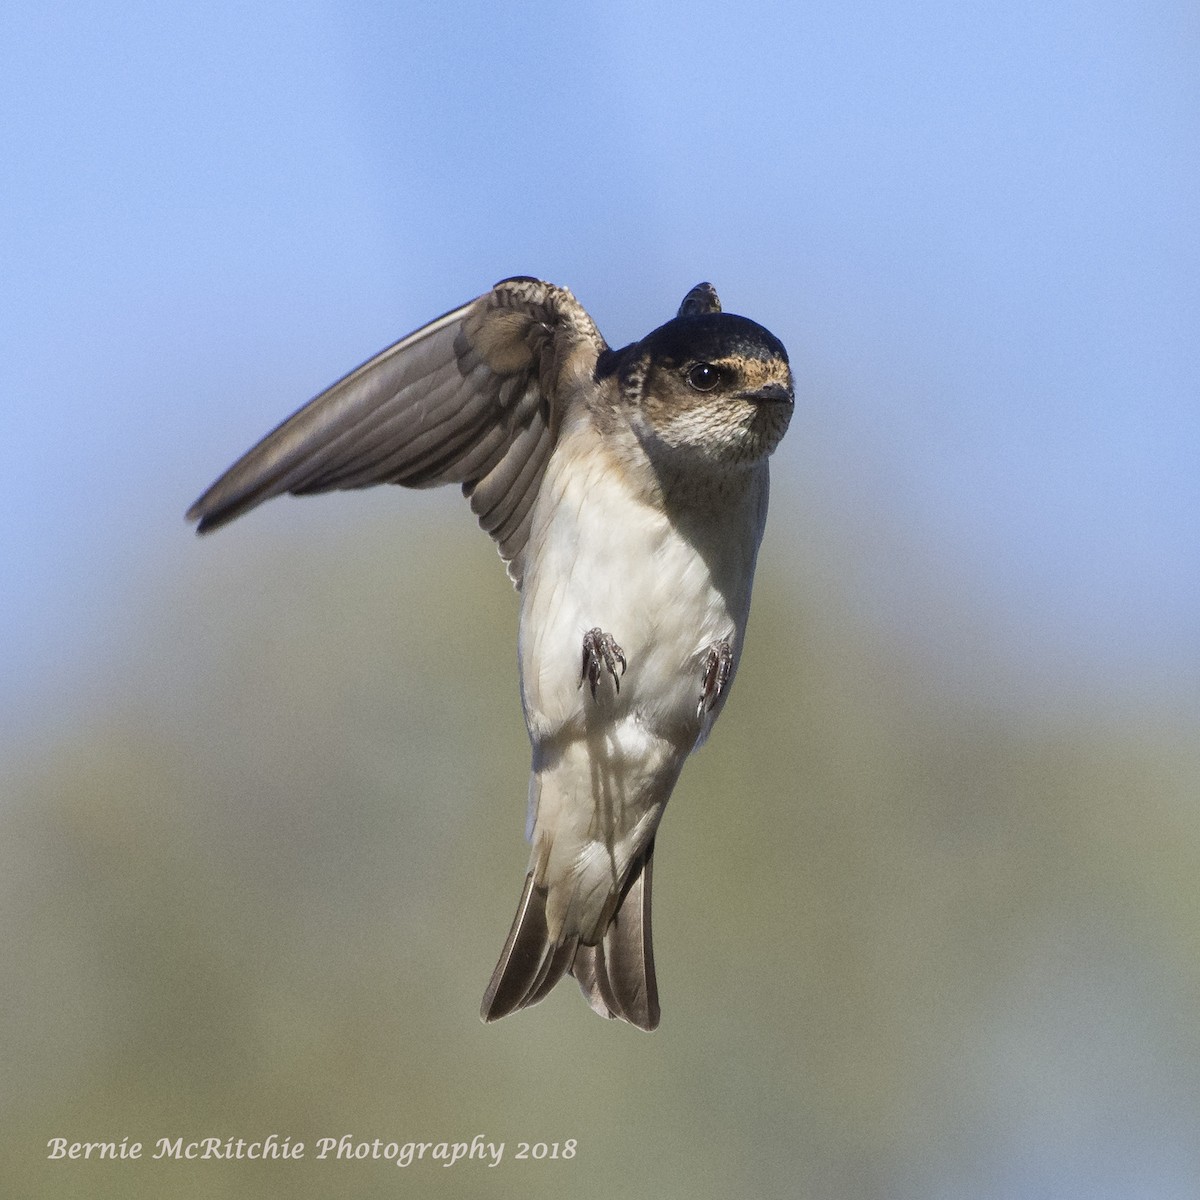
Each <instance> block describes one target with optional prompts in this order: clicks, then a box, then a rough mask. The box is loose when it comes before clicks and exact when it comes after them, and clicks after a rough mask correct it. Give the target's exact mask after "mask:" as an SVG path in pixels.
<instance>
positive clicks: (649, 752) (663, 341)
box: [187, 276, 794, 1030]
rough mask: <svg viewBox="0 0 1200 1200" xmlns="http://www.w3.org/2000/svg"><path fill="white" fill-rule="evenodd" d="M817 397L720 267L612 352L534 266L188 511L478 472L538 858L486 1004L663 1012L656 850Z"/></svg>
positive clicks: (325, 402) (284, 437)
mask: <svg viewBox="0 0 1200 1200" xmlns="http://www.w3.org/2000/svg"><path fill="white" fill-rule="evenodd" d="M793 404H794V392H793V383H792V374H791V369H790V367H789V365H788V357H787V352H786V351H785V350H784V348H783V345H782V344H781V343H780V341H779V339H778V338H776V337H775V336H774V335H773V334H771V333H770V332H768V331H767V330H766V329H764V328H763V327H762V326H761V325H758V324H756V323H755V322H754V321H751V320H749V319H747V318H746V317H741V316H735V315H733V314H731V313H725V312H723V311H722V310H721V303H720V300H719V299H718V297H717V293H716V290H715V289H714V288H713V287H712V285H711V284H708V283H702V284H699V285H697V286H696V287H695V288H693V289H692V290H691V291H690V292H689V293H688V294H687V296H686V297H685V298H684V300H683V303H682V304H681V306H680V308H679V311H678V313H677V315H676V316H675V317H674V318H673V319H672V320H670V321H668V322H667V323H666V324H664V325H661V326H660V327H659V328H657V329H655V330H654V331H653V332H651V333H650V334H648V335H647V336H646V337H644V338H642V340H641V341H638V342H634V343H632V344H631V345H628V346H626V347H624V348H623V349H619V350H613V349H610V348H609V346H608V345H607V343H606V342H605V341H604V339H603V337H601V335H600V333H599V331H598V330H597V328H596V325H595V323H594V322H593V321H592V319H591V317H589V316H588V314H587V312H586V311H585V310H584V309H583V307H582V306H581V305H580V304H579V302H578V301H577V300H576V299H575V297H574V296H573V295H572V294H571V292H569V291H568V290H566V289H565V288H561V287H556V286H554V285H553V284H550V283H545V282H543V281H541V280H538V279H533V278H529V277H526V276H518V277H514V278H511V279H505V280H502V281H501V282H500V283H498V284H496V286H495V287H494V288H492V289H491V291H489V292H487V293H485V294H484V295H482V296H480V297H478V298H477V299H475V300H473V301H471V302H470V303H469V304H465V305H463V306H462V307H461V308H456V309H454V310H453V311H452V312H448V313H446V314H445V315H444V316H442V317H439V318H438V319H437V320H435V321H432V322H431V323H430V324H428V325H426V326H424V327H423V328H421V329H418V330H417V331H416V332H415V333H412V334H410V335H409V336H408V337H406V338H403V339H401V340H400V341H398V342H396V343H395V344H394V345H392V346H390V347H389V348H388V349H386V350H384V351H383V352H382V353H380V354H378V355H376V356H375V357H374V358H372V359H371V360H370V361H368V362H366V363H364V364H363V365H362V366H360V367H359V368H357V370H354V371H352V372H351V373H350V374H349V375H347V376H345V378H343V379H342V380H340V381H339V382H337V383H335V384H334V385H333V386H332V387H330V388H329V389H328V390H326V391H324V392H322V393H321V394H320V395H319V396H317V397H316V398H315V399H314V400H311V401H310V402H309V403H308V404H306V405H305V406H304V407H303V408H301V409H300V410H299V411H298V412H296V413H295V414H294V415H293V416H291V417H289V418H288V419H287V420H286V421H284V422H283V423H282V424H281V425H279V426H278V427H277V428H276V429H275V430H274V431H273V432H272V433H269V434H268V435H267V436H266V437H265V438H263V439H262V441H260V442H259V443H258V444H257V445H256V446H254V447H253V449H251V450H250V451H249V452H248V453H247V454H246V455H245V456H244V457H242V458H241V459H239V460H238V461H237V462H236V463H234V465H233V466H232V467H230V468H229V470H228V471H226V472H225V473H224V474H223V475H222V476H221V477H220V478H219V479H218V480H217V481H216V482H215V483H214V484H213V485H212V486H211V487H210V488H209V489H208V490H207V491H206V492H205V493H204V494H203V495H202V496H201V497H200V499H199V500H197V501H196V503H195V504H194V505H192V507H191V508H190V509H189V510H188V514H187V516H188V519H189V520H192V521H195V522H198V527H197V531H198V532H199V533H208V532H210V531H211V530H214V529H217V528H219V527H220V526H222V525H224V524H226V523H227V522H229V521H232V520H233V519H234V518H235V517H238V516H241V515H242V514H243V513H245V512H247V511H248V510H249V509H251V508H253V507H255V506H256V505H258V504H260V503H262V501H264V500H267V499H269V498H270V497H272V496H278V495H281V494H283V493H285V492H287V493H291V494H292V495H307V494H309V493H313V492H325V491H330V490H334V489H340V488H361V487H370V486H372V485H374V484H379V483H396V484H401V485H404V486H406V487H432V486H435V485H438V484H446V483H457V484H459V485H460V486H461V488H462V490H463V494H464V495H465V496H466V497H467V498H468V499H469V500H470V504H471V508H472V509H473V511H474V512H475V514H476V516H477V517H478V519H479V523H480V525H481V526H482V527H483V528H484V529H485V530H486V531H487V532H488V533H489V534H490V535H491V536H492V538H493V539H494V540H495V542H496V545H497V547H498V549H499V552H500V557H501V558H502V559H503V561H504V563H505V564H506V566H507V570H508V574H509V577H510V578H511V579H512V581H513V583H514V584H515V585H516V587H517V589H518V591H519V593H520V616H519V625H518V661H519V668H520V689H521V701H522V706H523V709H524V713H525V722H526V726H527V728H528V731H529V739H530V742H531V744H532V749H533V755H532V767H531V776H530V784H529V803H528V820H527V826H526V838H527V840H528V841H529V842H531V843H532V852H531V857H530V863H529V871H528V874H527V875H526V878H525V886H524V891H523V893H522V895H521V900H520V904H519V906H518V908H517V914H516V917H515V919H514V921H513V923H512V928H511V931H510V932H509V935H508V940H507V941H506V942H505V944H504V949H503V951H502V953H501V955H500V961H499V962H498V963H497V965H496V969H495V972H494V973H493V975H492V978H491V982H490V983H489V985H488V988H487V991H486V993H485V995H484V998H483V1004H482V1008H481V1014H480V1015H481V1017H482V1018H483V1020H484V1021H495V1020H497V1019H499V1018H500V1017H504V1016H507V1015H508V1014H509V1013H513V1012H515V1011H517V1010H518V1009H522V1008H525V1007H527V1006H529V1005H532V1004H536V1003H537V1002H538V1001H540V1000H542V999H543V998H544V997H545V996H546V995H547V994H548V993H549V992H550V990H551V989H552V988H553V987H554V986H555V984H556V983H558V981H559V980H560V979H562V978H563V976H564V975H567V974H570V975H573V976H574V977H575V979H576V980H577V981H578V983H579V985H580V988H581V989H582V991H583V994H584V996H585V998H586V999H587V1001H588V1003H589V1004H590V1005H591V1007H592V1008H593V1009H594V1010H595V1011H596V1012H597V1013H599V1014H600V1015H601V1016H604V1017H609V1018H620V1019H621V1020H623V1021H626V1022H628V1023H630V1024H631V1025H634V1026H636V1027H638V1028H641V1029H646V1030H650V1029H654V1028H655V1027H656V1026H657V1025H658V1022H659V1015H660V1008H659V999H658V984H657V980H656V977H655V970H654V951H653V945H652V942H651V929H650V893H651V867H652V862H653V857H654V841H655V836H656V834H657V831H658V826H659V822H660V821H661V820H662V815H663V811H664V809H665V808H666V804H667V800H668V799H669V797H670V795H671V792H672V790H673V789H674V787H675V783H676V781H677V780H678V778H679V774H680V771H681V770H682V768H683V764H684V762H685V760H686V759H687V757H688V755H689V754H691V753H692V751H693V750H695V749H696V748H697V747H698V746H700V745H701V743H702V742H704V740H705V739H706V738H707V737H708V734H709V732H710V731H711V729H712V727H713V724H714V723H715V722H716V720H717V718H718V717H719V716H720V715H721V711H722V709H723V708H724V706H725V702H726V700H727V698H728V696H729V690H730V687H731V686H732V684H733V680H734V676H735V675H736V673H737V668H738V661H739V659H740V658H741V653H742V644H743V640H744V637H745V633H746V621H747V617H748V615H749V610H750V592H751V587H752V585H753V581H754V568H755V562H756V559H757V556H758V549H759V543H760V542H761V540H762V535H763V528H764V524H765V521H766V516H767V497H768V490H769V477H768V463H767V460H768V458H769V456H770V455H771V453H772V452H773V451H774V450H775V448H776V446H777V445H778V444H779V441H780V439H781V438H782V437H783V435H784V433H785V431H786V430H787V427H788V423H789V421H790V419H791V415H792V410H793Z"/></svg>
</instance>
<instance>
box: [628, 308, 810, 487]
mask: <svg viewBox="0 0 1200 1200" xmlns="http://www.w3.org/2000/svg"><path fill="white" fill-rule="evenodd" d="M638 351H639V353H638V354H637V355H636V357H635V359H634V361H633V364H632V370H631V372H630V374H629V379H630V383H631V384H633V385H634V388H635V389H636V402H637V408H638V413H637V419H636V421H635V424H636V425H637V426H638V427H639V428H638V432H639V435H640V436H642V437H643V438H645V439H649V440H653V441H654V442H656V443H658V444H660V445H661V446H662V447H664V448H665V449H666V450H668V451H669V452H671V453H672V456H674V455H675V454H679V455H681V456H683V457H684V458H685V459H688V460H692V461H695V462H696V463H697V464H698V465H699V464H703V463H708V464H711V465H713V466H717V465H729V466H734V465H738V464H745V465H750V464H753V463H756V462H759V461H760V460H761V459H763V458H765V457H766V456H767V455H769V454H770V453H771V452H772V451H773V450H774V449H775V447H776V446H777V445H778V444H779V441H780V439H781V438H782V437H783V435H784V433H785V432H786V430H787V427H788V423H789V422H790V421H791V417H792V408H793V386H792V373H791V369H790V367H789V366H788V360H787V352H786V351H785V350H784V348H783V346H782V344H781V343H780V342H779V340H778V339H777V338H776V337H775V336H774V335H773V334H771V333H769V332H768V331H767V330H766V329H764V328H763V327H762V326H761V325H756V324H755V323H754V322H753V321H749V320H747V319H746V318H745V317H738V316H734V315H732V314H728V313H705V314H703V315H700V316H694V317H682V318H676V319H675V320H674V321H670V322H668V323H667V324H666V325H664V326H662V327H661V328H660V329H656V330H655V331H654V332H653V333H651V334H650V335H649V336H648V337H647V338H645V339H644V340H643V341H642V342H641V343H640V345H639V347H638ZM630 398H631V399H633V398H634V397H633V396H631V397H630Z"/></svg>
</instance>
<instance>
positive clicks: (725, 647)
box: [696, 639, 733, 717]
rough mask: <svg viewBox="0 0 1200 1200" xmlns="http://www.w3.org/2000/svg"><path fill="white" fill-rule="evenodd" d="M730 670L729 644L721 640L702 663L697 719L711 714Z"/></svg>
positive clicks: (731, 654) (730, 654)
mask: <svg viewBox="0 0 1200 1200" xmlns="http://www.w3.org/2000/svg"><path fill="white" fill-rule="evenodd" d="M732 670H733V651H732V650H731V649H730V648H729V643H728V642H727V641H725V640H724V639H722V640H721V641H719V642H717V643H716V644H715V645H714V646H712V647H710V649H709V651H708V658H707V659H706V660H705V663H704V688H703V690H702V691H701V692H700V703H699V704H697V705H696V716H697V717H702V716H703V715H704V714H705V713H706V712H712V710H713V706H714V705H715V704H716V703H717V698H718V697H719V696H720V695H721V693H722V692H723V691H724V690H725V685H726V684H727V683H728V682H729V672H730V671H732Z"/></svg>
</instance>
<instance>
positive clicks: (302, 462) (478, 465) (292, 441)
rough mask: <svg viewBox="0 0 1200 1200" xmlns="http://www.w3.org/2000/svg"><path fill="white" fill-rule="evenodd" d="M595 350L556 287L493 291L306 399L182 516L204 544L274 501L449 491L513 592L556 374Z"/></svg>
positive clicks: (587, 364)
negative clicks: (347, 493)
mask: <svg viewBox="0 0 1200 1200" xmlns="http://www.w3.org/2000/svg"><path fill="white" fill-rule="evenodd" d="M606 348H607V347H606V346H605V343H604V339H603V338H602V337H601V336H600V334H599V332H598V331H597V329H596V327H595V325H594V324H593V322H592V320H591V318H590V317H589V316H588V315H587V313H586V312H585V311H584V310H583V308H582V307H581V306H580V304H579V302H578V301H577V300H576V299H575V297H574V296H572V295H571V293H570V292H569V291H567V290H566V289H565V288H559V287H555V286H554V285H553V284H549V283H544V282H542V281H541V280H537V279H529V278H525V277H517V278H513V279H506V280H503V281H502V282H500V283H498V284H497V285H496V286H495V287H494V288H493V289H492V290H491V291H490V292H487V293H485V294H484V295H483V296H480V297H479V298H478V299H477V300H473V301H472V302H471V303H470V304H465V305H463V306H462V307H461V308H456V309H454V310H453V311H452V312H448V313H446V314H445V315H444V316H442V317H439V318H438V319H437V320H436V321H432V322H430V324H428V325H426V326H424V327H423V328H421V329H418V330H417V331H416V332H415V333H412V334H409V336H408V337H406V338H402V339H401V340H400V341H398V342H396V343H395V344H394V345H392V346H389V347H388V348H387V349H386V350H384V351H383V352H382V353H380V354H377V355H376V356H375V357H374V358H372V359H370V360H369V361H368V362H365V363H363V365H362V366H360V367H358V368H356V369H355V370H353V371H351V372H350V374H349V375H347V376H345V377H344V378H343V379H340V380H339V381H338V382H337V383H335V384H334V385H333V386H332V387H330V388H328V389H327V390H326V391H324V392H322V393H321V394H320V395H319V396H317V397H316V398H315V399H313V400H310V401H309V402H308V404H306V405H305V406H304V407H303V408H301V409H300V410H299V411H298V412H296V413H294V414H293V415H292V416H290V417H289V418H288V419H287V420H286V421H284V422H283V423H282V424H280V425H279V426H278V427H277V428H276V429H275V430H273V431H272V432H271V433H269V434H267V436H266V437H265V438H263V439H262V441H260V442H259V443H258V444H257V445H256V446H254V447H253V448H252V449H251V450H250V451H249V452H248V453H246V454H245V455H244V456H243V457H242V458H240V459H239V460H238V461H237V462H236V463H234V464H233V466H232V467H230V468H229V470H228V471H226V472H225V474H224V475H222V476H221V477H220V478H219V479H218V480H217V481H216V482H215V483H214V484H213V485H212V486H211V487H210V488H209V489H208V490H207V491H206V492H205V493H204V494H203V495H202V496H201V497H200V499H199V500H197V501H196V503H195V504H193V505H192V507H191V508H190V509H189V510H188V519H189V520H193V521H197V522H198V523H199V524H198V531H199V532H200V533H207V532H209V531H211V530H213V529H217V528H219V527H220V526H222V525H224V524H226V523H227V522H229V521H232V520H234V519H235V518H236V517H239V516H241V515H242V514H243V513H245V512H248V511H249V510H250V509H251V508H254V507H255V506H256V505H258V504H261V503H262V501H264V500H267V499H269V498H270V497H272V496H278V495H282V494H284V493H291V494H293V495H308V494H311V493H314V492H324V491H331V490H335V489H348V488H362V487H371V486H373V485H374V484H377V483H395V484H401V485H403V486H406V487H433V486H436V485H438V484H444V483H458V484H460V485H461V486H462V490H463V492H464V494H465V495H467V496H468V497H470V500H471V507H472V509H473V510H474V511H475V514H476V516H477V517H478V518H479V523H480V525H482V526H483V528H484V529H485V530H486V531H487V532H488V533H489V534H491V536H492V537H493V538H494V539H495V540H496V543H497V546H498V548H499V550H500V554H501V556H502V557H503V559H504V561H505V562H506V563H507V564H508V571H509V575H510V576H511V577H512V578H513V580H514V582H516V583H517V585H518V586H520V582H521V575H522V570H523V562H522V555H523V552H524V549H525V544H526V541H527V540H528V535H529V516H530V513H531V510H532V507H533V501H534V499H535V498H536V496H537V492H538V489H539V487H540V485H541V479H542V475H543V474H544V472H545V469H546V463H547V462H548V461H549V458H550V454H551V452H552V450H553V449H554V443H555V440H556V438H557V435H558V427H559V423H560V420H561V415H562V409H563V406H564V405H565V404H566V403H567V402H568V396H567V392H568V389H569V383H568V382H567V379H568V367H572V368H574V369H575V370H574V374H575V377H585V378H586V377H587V376H590V375H591V373H592V371H593V370H594V368H595V363H596V360H597V358H598V357H599V355H600V354H601V353H602V352H603V351H604V350H605V349H606ZM580 368H583V369H584V370H585V372H586V373H585V374H584V375H583V376H580V374H579V369H580Z"/></svg>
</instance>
